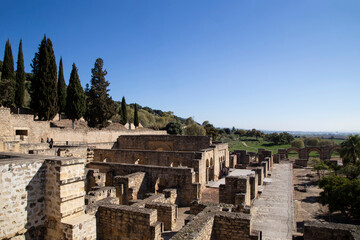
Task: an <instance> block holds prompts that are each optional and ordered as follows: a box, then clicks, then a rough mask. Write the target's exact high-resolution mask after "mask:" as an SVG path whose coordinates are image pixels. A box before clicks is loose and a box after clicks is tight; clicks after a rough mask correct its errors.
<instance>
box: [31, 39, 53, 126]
mask: <svg viewBox="0 0 360 240" xmlns="http://www.w3.org/2000/svg"><path fill="white" fill-rule="evenodd" d="M31 66H32V68H33V73H34V77H33V79H32V82H31V107H32V109H33V110H35V111H36V112H37V114H38V116H39V119H40V120H51V119H53V118H54V117H55V115H56V113H57V112H58V104H57V103H58V99H57V67H56V60H55V54H54V50H53V45H52V42H51V40H50V39H49V38H46V35H45V36H44V38H43V40H42V41H41V44H40V46H39V51H38V52H37V53H35V57H34V59H33V63H32V64H31Z"/></svg>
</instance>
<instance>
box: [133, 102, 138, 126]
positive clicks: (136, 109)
mask: <svg viewBox="0 0 360 240" xmlns="http://www.w3.org/2000/svg"><path fill="white" fill-rule="evenodd" d="M134 125H135V127H138V126H139V115H138V107H137V104H136V103H135V109H134Z"/></svg>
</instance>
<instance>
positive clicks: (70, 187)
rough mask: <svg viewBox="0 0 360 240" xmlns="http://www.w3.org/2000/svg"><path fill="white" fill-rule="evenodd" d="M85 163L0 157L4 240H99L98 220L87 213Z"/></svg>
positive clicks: (0, 232) (0, 211)
mask: <svg viewBox="0 0 360 240" xmlns="http://www.w3.org/2000/svg"><path fill="white" fill-rule="evenodd" d="M84 163H85V160H83V159H74V158H56V157H50V158H49V157H44V156H36V155H24V154H12V153H6V154H0V173H1V175H0V189H2V193H1V196H0V198H1V201H0V204H1V205H0V220H1V221H0V239H3V238H11V237H13V236H15V235H16V236H17V238H24V237H25V238H26V239H59V240H65V239H74V238H75V239H83V238H84V237H87V239H95V238H96V236H95V235H94V231H92V230H91V229H94V228H95V227H96V221H95V218H93V217H87V216H86V215H85V214H84V195H85V192H84ZM64 224H65V225H66V226H72V227H70V228H71V229H72V230H71V231H70V230H69V227H66V226H65V225H64ZM76 226H78V228H79V231H75V232H74V229H76ZM69 231H70V232H69ZM80 236H81V237H80ZM77 237H78V238H77Z"/></svg>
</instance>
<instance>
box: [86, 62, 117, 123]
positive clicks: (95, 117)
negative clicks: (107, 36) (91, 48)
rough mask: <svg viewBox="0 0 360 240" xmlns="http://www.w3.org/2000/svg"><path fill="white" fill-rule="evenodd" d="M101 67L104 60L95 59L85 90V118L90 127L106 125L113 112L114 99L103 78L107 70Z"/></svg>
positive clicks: (107, 83)
mask: <svg viewBox="0 0 360 240" xmlns="http://www.w3.org/2000/svg"><path fill="white" fill-rule="evenodd" d="M103 67H104V61H103V60H102V59H101V58H98V59H96V61H95V64H94V68H93V69H91V73H92V77H91V87H90V89H87V92H86V95H87V108H86V113H85V119H86V120H87V121H88V125H89V126H90V127H98V128H103V127H106V126H107V125H108V120H109V119H110V118H111V117H112V116H113V115H114V114H115V106H114V101H113V100H112V98H111V97H110V96H109V93H108V92H109V89H108V87H109V82H108V81H106V80H105V76H106V74H107V72H106V70H104V69H103Z"/></svg>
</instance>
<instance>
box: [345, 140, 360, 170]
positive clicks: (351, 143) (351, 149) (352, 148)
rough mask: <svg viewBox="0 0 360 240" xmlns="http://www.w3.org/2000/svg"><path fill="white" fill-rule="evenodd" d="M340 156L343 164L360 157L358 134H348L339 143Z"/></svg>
mask: <svg viewBox="0 0 360 240" xmlns="http://www.w3.org/2000/svg"><path fill="white" fill-rule="evenodd" d="M340 157H341V158H342V159H343V160H344V164H347V163H349V162H351V163H355V162H356V160H357V159H359V158H360V136H359V135H350V136H349V137H348V139H346V140H345V141H344V142H342V143H341V149H340Z"/></svg>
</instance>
